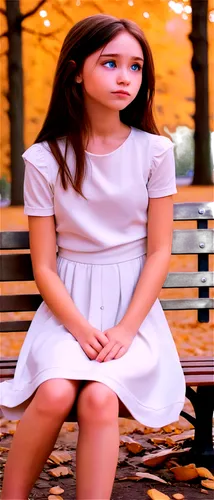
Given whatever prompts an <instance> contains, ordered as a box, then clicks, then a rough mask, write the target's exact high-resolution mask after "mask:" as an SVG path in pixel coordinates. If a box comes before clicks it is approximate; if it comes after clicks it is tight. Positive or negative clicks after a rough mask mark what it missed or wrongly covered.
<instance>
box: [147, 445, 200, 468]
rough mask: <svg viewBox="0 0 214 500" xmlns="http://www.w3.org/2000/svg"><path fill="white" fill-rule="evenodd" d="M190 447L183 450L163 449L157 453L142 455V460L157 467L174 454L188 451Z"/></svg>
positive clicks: (150, 465)
mask: <svg viewBox="0 0 214 500" xmlns="http://www.w3.org/2000/svg"><path fill="white" fill-rule="evenodd" d="M189 450H190V448H184V449H183V450H173V449H170V450H161V451H158V452H157V453H149V454H148V455H145V456H144V457H142V459H141V462H142V463H143V464H144V465H146V466H149V467H156V466H157V465H159V464H161V463H163V462H164V461H165V460H166V459H168V458H169V457H172V456H176V455H180V454H182V453H186V452H187V451H189Z"/></svg>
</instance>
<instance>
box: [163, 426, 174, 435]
mask: <svg viewBox="0 0 214 500" xmlns="http://www.w3.org/2000/svg"><path fill="white" fill-rule="evenodd" d="M175 430H176V427H175V425H172V424H170V425H165V426H164V427H163V431H164V432H166V433H167V434H168V433H169V432H174V431H175Z"/></svg>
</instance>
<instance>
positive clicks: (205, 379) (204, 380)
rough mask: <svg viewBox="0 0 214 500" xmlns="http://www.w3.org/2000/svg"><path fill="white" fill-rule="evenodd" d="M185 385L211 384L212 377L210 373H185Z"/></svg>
mask: <svg viewBox="0 0 214 500" xmlns="http://www.w3.org/2000/svg"><path fill="white" fill-rule="evenodd" d="M185 381H186V385H188V386H192V387H194V386H195V387H196V386H201V385H213V377H211V376H210V375H206V374H205V375H204V374H202V375H185Z"/></svg>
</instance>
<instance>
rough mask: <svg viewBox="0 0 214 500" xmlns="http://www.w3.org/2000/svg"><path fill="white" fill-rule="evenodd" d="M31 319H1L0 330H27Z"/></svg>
mask: <svg viewBox="0 0 214 500" xmlns="http://www.w3.org/2000/svg"><path fill="white" fill-rule="evenodd" d="M30 324H31V321H2V322H1V323H0V332H2V333H3V332H4V333H6V332H9V333H11V332H27V330H28V328H29V327H30Z"/></svg>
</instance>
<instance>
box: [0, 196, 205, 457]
mask: <svg viewBox="0 0 214 500" xmlns="http://www.w3.org/2000/svg"><path fill="white" fill-rule="evenodd" d="M213 217H214V203H213V202H210V203H200V202H199V203H175V204H174V221H196V223H197V229H183V228H182V229H179V230H177V229H176V230H174V232H173V244H172V255H175V254H176V255H192V254H196V255H197V270H196V271H195V272H184V271H183V272H175V273H169V274H168V276H167V278H166V281H165V283H164V285H163V288H187V289H188V288H197V289H198V298H185V299H179V298H176V299H170V300H169V299H163V300H161V304H162V307H163V309H164V310H165V311H172V310H173V311H178V310H197V311H198V312H197V315H198V321H199V322H200V323H208V322H209V310H210V309H213V306H214V299H212V298H210V295H209V290H210V288H211V287H213V286H214V273H213V272H211V271H209V254H212V253H214V248H213V241H214V238H213V236H214V230H213V229H209V228H208V220H213ZM0 239H1V250H4V251H5V250H13V251H14V250H17V251H20V250H26V251H27V252H28V253H15V252H13V253H5V252H4V253H2V255H1V256H0V258H1V271H2V272H1V281H4V282H7V281H14V282H17V281H33V280H34V277H33V271H32V266H31V259H30V254H29V234H28V232H27V231H24V232H23V231H22V232H19V231H16V232H1V233H0ZM41 302H42V298H41V296H40V295H39V294H38V293H36V294H24V295H23V294H21V295H17V294H11V295H3V296H2V297H1V306H0V311H1V312H15V311H16V312H17V311H19V312H20V311H35V310H36V309H37V308H38V307H39V305H40V303H41ZM29 326H30V321H23V320H16V319H14V320H9V321H2V322H1V325H0V328H1V329H0V331H1V332H8V334H9V333H10V332H20V331H23V332H25V331H27V330H28V328H29ZM193 342H194V332H193V331H192V343H193ZM16 363H17V358H0V378H1V379H2V380H6V379H9V378H12V377H13V375H14V371H15V367H16ZM181 364H182V367H183V371H184V375H185V380H186V396H187V398H188V399H189V400H190V401H191V403H192V405H193V407H194V411H195V417H193V416H191V415H189V414H187V413H186V412H184V411H183V412H182V413H181V414H182V416H184V417H185V418H186V419H187V420H188V421H189V422H191V423H192V424H193V425H194V427H195V437H194V441H193V446H192V448H191V457H192V459H194V460H195V461H196V462H197V461H198V462H199V463H200V465H201V464H202V463H204V464H205V463H207V460H208V461H210V459H212V457H213V456H214V451H213V443H212V416H213V410H214V358H213V357H211V356H194V357H185V358H184V357H182V358H181ZM193 387H194V388H195V389H196V390H194V389H193ZM123 416H125V417H130V414H129V413H127V412H125V411H121V412H120V417H123ZM75 418H76V416H75V414H74V413H73V412H71V413H70V414H69V416H68V418H67V419H66V420H67V421H72V420H75Z"/></svg>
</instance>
